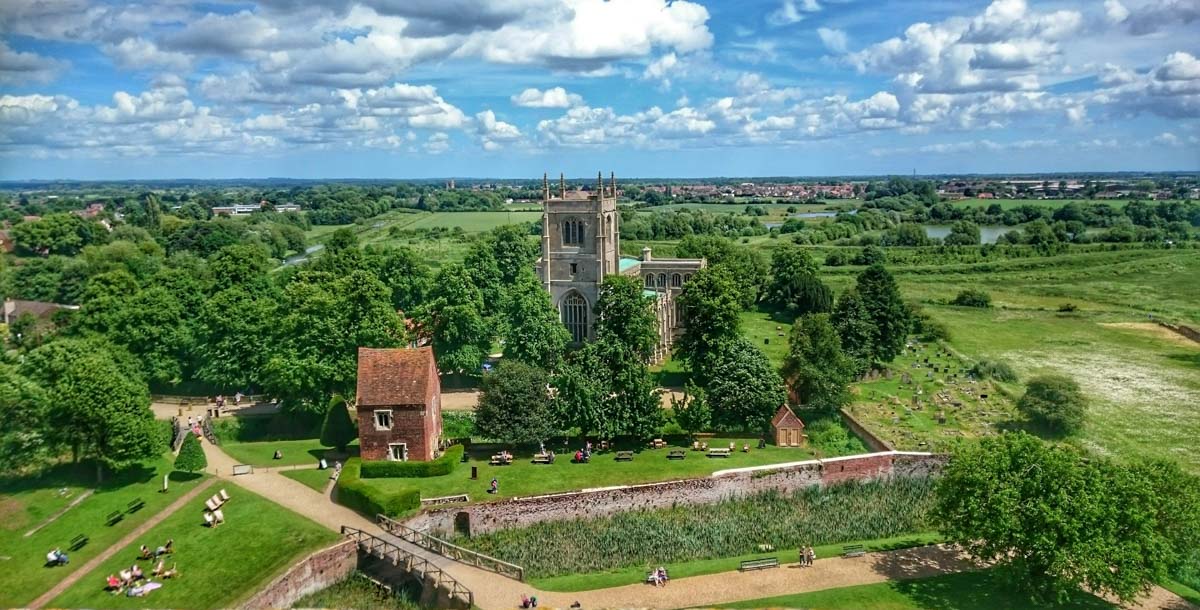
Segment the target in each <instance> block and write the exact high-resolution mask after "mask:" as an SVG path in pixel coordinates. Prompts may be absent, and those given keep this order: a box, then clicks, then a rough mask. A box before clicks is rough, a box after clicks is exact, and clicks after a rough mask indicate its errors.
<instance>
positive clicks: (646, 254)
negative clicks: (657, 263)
mask: <svg viewBox="0 0 1200 610" xmlns="http://www.w3.org/2000/svg"><path fill="white" fill-rule="evenodd" d="M651 260H653V259H652V258H651V256H650V246H645V247H643V248H642V262H643V263H648V262H650V261H651Z"/></svg>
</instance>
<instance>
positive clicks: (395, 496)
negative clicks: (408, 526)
mask: <svg viewBox="0 0 1200 610" xmlns="http://www.w3.org/2000/svg"><path fill="white" fill-rule="evenodd" d="M361 469H362V462H361V461H360V460H359V459H358V458H350V459H349V460H346V463H345V465H343V466H342V474H341V475H339V476H338V482H337V501H338V503H339V504H341V505H343V506H346V507H349V508H352V509H354V510H356V511H358V512H360V513H362V514H364V515H370V516H372V517H374V516H375V515H379V514H382V515H387V516H388V517H400V516H403V515H405V514H407V513H409V512H411V511H413V510H416V509H418V508H420V507H421V492H420V490H417V489H401V490H400V491H397V492H394V493H387V492H385V491H383V490H381V489H378V488H376V487H373V486H371V485H370V484H368V483H365V482H363V481H362V479H361V476H360V475H361Z"/></svg>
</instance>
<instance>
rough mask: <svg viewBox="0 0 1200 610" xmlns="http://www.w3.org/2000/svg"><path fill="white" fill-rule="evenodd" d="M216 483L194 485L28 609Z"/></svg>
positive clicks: (215, 480)
mask: <svg viewBox="0 0 1200 610" xmlns="http://www.w3.org/2000/svg"><path fill="white" fill-rule="evenodd" d="M216 482H217V479H215V478H210V479H208V480H207V481H204V482H202V483H200V484H199V485H196V486H195V487H193V488H192V489H191V490H190V491H188V492H187V493H185V494H183V495H182V496H180V497H179V499H178V500H175V501H174V502H172V503H171V504H170V505H168V506H167V507H166V508H164V509H162V510H160V511H158V514H156V515H154V516H153V517H150V518H149V519H147V520H146V522H145V523H143V524H141V525H139V526H137V527H136V528H134V529H133V531H132V532H129V533H128V534H126V535H125V537H124V538H121V539H120V540H118V541H116V542H115V543H113V544H112V545H111V546H109V547H108V548H107V549H104V551H103V552H101V553H100V554H99V555H96V556H95V557H93V558H92V559H91V560H89V561H88V562H87V563H85V564H83V565H82V566H80V567H79V569H77V570H75V571H74V572H71V573H70V574H68V575H67V577H66V578H64V579H62V581H60V582H59V583H58V584H57V585H54V588H52V589H50V590H49V591H46V592H45V593H43V594H42V595H41V596H40V597H38V598H37V599H35V600H33V601H32V602H30V603H29V607H30V608H32V609H33V610H37V609H38V608H41V607H42V606H45V605H46V604H47V603H49V602H50V600H52V599H54V598H56V597H58V596H59V595H60V594H62V592H63V591H66V590H67V589H68V588H70V587H71V585H73V584H75V583H76V582H79V580H80V579H82V578H83V577H84V576H87V575H88V574H90V573H91V572H92V570H95V569H96V568H97V567H99V566H100V564H102V563H104V562H105V561H108V559H109V558H110V557H112V556H113V555H116V554H117V552H118V551H120V550H121V549H123V548H125V547H126V546H129V545H130V544H132V543H133V542H134V541H135V540H137V539H138V538H139V537H141V536H144V535H145V534H146V532H148V531H150V528H152V527H154V526H156V525H158V524H159V523H162V521H163V519H166V518H167V517H170V516H171V514H172V513H174V512H175V511H177V510H179V509H180V508H183V505H184V504H187V503H188V502H191V501H192V500H194V499H195V498H196V497H197V496H199V495H200V493H201V492H203V491H204V490H205V489H208V488H209V487H210V486H211V485H212V484H213V483H216ZM99 585H100V583H97V586H99Z"/></svg>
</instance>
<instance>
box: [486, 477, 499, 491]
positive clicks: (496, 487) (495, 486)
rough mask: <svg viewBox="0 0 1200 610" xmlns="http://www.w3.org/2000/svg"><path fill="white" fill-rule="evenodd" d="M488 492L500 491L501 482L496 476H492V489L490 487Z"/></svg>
mask: <svg viewBox="0 0 1200 610" xmlns="http://www.w3.org/2000/svg"><path fill="white" fill-rule="evenodd" d="M488 493H490V494H495V493H500V482H499V481H497V480H496V477H492V487H491V489H488Z"/></svg>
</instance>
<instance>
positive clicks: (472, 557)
mask: <svg viewBox="0 0 1200 610" xmlns="http://www.w3.org/2000/svg"><path fill="white" fill-rule="evenodd" d="M376 519H377V520H378V521H379V527H381V528H383V531H385V532H387V533H389V534H391V535H393V536H395V537H397V538H399V539H401V540H404V541H407V542H411V543H413V544H415V545H417V546H419V547H421V548H423V549H427V550H429V551H432V552H434V553H437V554H438V555H442V556H444V557H449V558H450V559H453V560H454V561H457V562H459V563H465V564H467V565H469V566H475V567H477V568H479V569H482V570H487V571H489V572H495V573H497V574H499V575H501V576H507V577H508V578H513V579H516V580H519V581H521V582H525V568H523V567H521V566H519V565H517V564H515V563H508V562H507V561H503V560H500V559H496V558H495V557H489V556H487V555H484V554H483V553H478V552H475V551H472V550H471V549H464V548H463V547H461V546H458V545H456V544H451V543H449V542H446V541H445V540H442V539H441V538H438V537H436V536H432V535H430V534H427V533H425V532H422V531H418V530H415V529H413V528H411V527H408V526H407V525H404V524H403V523H400V522H398V521H395V520H393V519H389V518H388V517H386V516H384V515H377V517H376Z"/></svg>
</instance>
